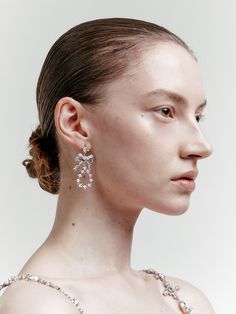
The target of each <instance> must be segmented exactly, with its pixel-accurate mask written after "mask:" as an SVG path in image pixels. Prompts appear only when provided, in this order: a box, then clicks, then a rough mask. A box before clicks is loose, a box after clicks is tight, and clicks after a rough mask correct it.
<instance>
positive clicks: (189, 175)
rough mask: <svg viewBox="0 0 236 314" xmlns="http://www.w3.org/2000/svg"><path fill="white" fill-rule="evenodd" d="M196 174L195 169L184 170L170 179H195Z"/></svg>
mask: <svg viewBox="0 0 236 314" xmlns="http://www.w3.org/2000/svg"><path fill="white" fill-rule="evenodd" d="M197 175H198V171H197V170H190V171H186V172H184V173H182V174H180V175H177V176H175V177H174V178H172V179H171V180H172V181H176V180H181V179H187V180H195V179H196V177H197Z"/></svg>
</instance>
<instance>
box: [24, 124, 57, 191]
mask: <svg viewBox="0 0 236 314" xmlns="http://www.w3.org/2000/svg"><path fill="white" fill-rule="evenodd" d="M29 148H30V150H29V154H30V156H31V159H30V158H28V159H25V160H24V161H23V162H22V164H23V165H24V166H25V167H26V170H27V172H28V175H29V176H30V177H31V178H38V180H39V185H40V186H41V188H42V189H44V190H45V191H47V192H50V193H52V194H56V193H58V190H59V185H58V175H59V174H58V167H55V166H54V165H52V163H51V162H50V156H49V149H48V148H49V147H48V144H47V140H46V139H45V138H44V136H43V134H42V130H41V127H40V125H39V126H38V127H37V128H36V130H35V131H33V132H32V134H31V136H30V138H29ZM55 168H56V169H55Z"/></svg>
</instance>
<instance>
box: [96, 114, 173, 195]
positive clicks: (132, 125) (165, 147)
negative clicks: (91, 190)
mask: <svg viewBox="0 0 236 314" xmlns="http://www.w3.org/2000/svg"><path fill="white" fill-rule="evenodd" d="M168 138H169V137H168V136H163V130H161V129H160V130H154V128H153V126H152V125H151V123H148V121H146V120H144V118H141V117H140V119H136V120H135V121H132V120H131V119H129V120H128V119H126V120H125V119H122V118H121V117H114V118H113V119H112V121H111V120H110V123H108V122H106V123H104V124H103V126H102V129H100V133H99V134H97V136H96V151H97V157H96V170H95V171H96V174H97V176H98V179H99V180H104V181H106V183H107V184H109V186H111V185H112V186H116V187H117V188H122V189H126V190H127V191H129V192H131V191H130V189H135V190H136V191H137V192H138V193H140V191H142V190H143V189H145V188H148V189H153V188H155V190H156V189H157V188H158V189H160V188H161V185H162V183H163V178H166V176H167V175H168V168H169V167H170V165H171V163H172V160H173V140H172V139H170V138H169V140H168Z"/></svg>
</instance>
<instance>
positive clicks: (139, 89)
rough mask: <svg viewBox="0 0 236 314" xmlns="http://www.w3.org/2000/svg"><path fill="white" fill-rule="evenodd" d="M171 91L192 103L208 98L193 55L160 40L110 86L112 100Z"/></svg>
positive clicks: (107, 92)
mask: <svg viewBox="0 0 236 314" xmlns="http://www.w3.org/2000/svg"><path fill="white" fill-rule="evenodd" d="M157 89H162V90H170V91H172V92H174V93H176V94H180V95H183V96H184V97H185V98H186V99H187V101H188V102H189V103H196V104H199V103H202V102H204V100H205V95H204V89H203V85H202V78H201V73H200V71H199V67H198V64H197V62H196V61H195V59H194V58H193V56H191V54H190V53H189V52H188V51H187V50H186V49H184V48H183V47H181V46H179V45H176V44H172V43H161V44H157V45H156V46H153V47H152V48H150V49H149V50H148V51H145V52H144V53H143V54H142V57H141V59H140V62H139V63H138V65H136V66H133V67H132V66H130V69H129V71H128V75H124V76H123V77H122V78H120V79H118V80H115V81H113V82H112V83H110V84H109V85H108V86H107V89H106V96H107V97H106V98H108V100H109V101H112V100H114V97H116V99H119V101H123V102H125V101H128V102H133V101H139V100H140V99H141V98H144V97H153V96H155V94H152V93H151V92H152V91H153V90H157Z"/></svg>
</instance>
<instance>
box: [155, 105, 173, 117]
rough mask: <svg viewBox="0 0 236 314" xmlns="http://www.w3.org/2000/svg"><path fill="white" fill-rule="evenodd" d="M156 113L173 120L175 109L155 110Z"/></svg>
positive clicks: (163, 108)
mask: <svg viewBox="0 0 236 314" xmlns="http://www.w3.org/2000/svg"><path fill="white" fill-rule="evenodd" d="M155 112H158V113H160V114H161V115H162V116H163V117H165V118H173V117H174V112H173V109H172V108H169V107H162V108H157V109H156V110H155Z"/></svg>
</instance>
